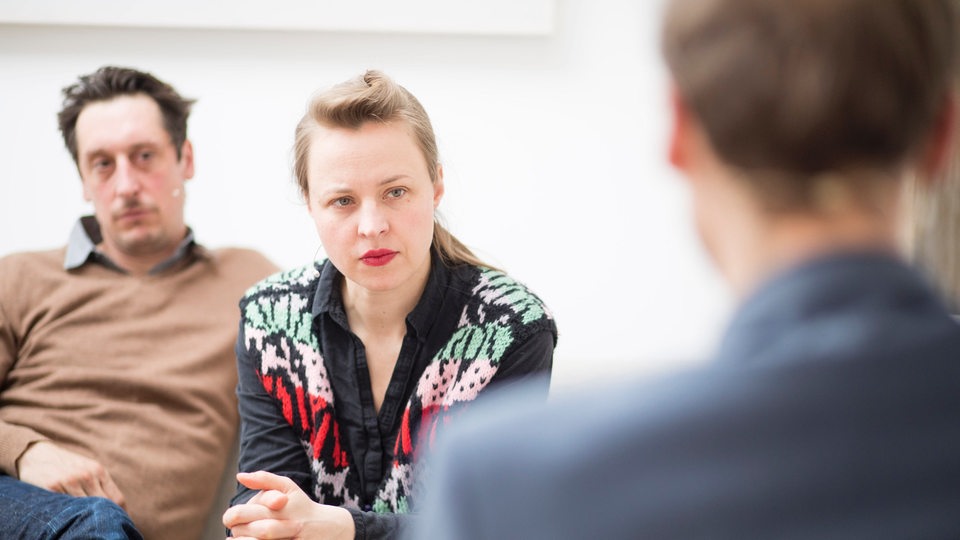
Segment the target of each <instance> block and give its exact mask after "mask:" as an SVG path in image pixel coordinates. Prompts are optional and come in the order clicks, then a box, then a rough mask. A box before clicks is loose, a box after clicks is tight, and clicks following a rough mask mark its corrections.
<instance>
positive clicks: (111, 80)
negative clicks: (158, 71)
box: [57, 66, 194, 163]
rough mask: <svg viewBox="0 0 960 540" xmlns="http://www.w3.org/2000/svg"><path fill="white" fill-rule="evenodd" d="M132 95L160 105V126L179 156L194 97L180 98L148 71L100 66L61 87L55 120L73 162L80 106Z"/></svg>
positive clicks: (75, 151) (75, 154) (167, 85)
mask: <svg viewBox="0 0 960 540" xmlns="http://www.w3.org/2000/svg"><path fill="white" fill-rule="evenodd" d="M136 94H143V95H146V96H149V97H150V98H152V99H153V100H154V101H155V102H156V103H157V105H158V106H159V107H160V112H161V114H162V115H163V124H164V128H165V129H166V131H167V133H169V134H170V140H171V142H172V143H173V146H174V148H176V151H177V157H178V158H179V157H180V150H181V148H182V147H183V143H184V141H186V139H187V118H188V117H189V116H190V107H191V106H192V105H193V103H194V100H192V99H185V98H183V97H182V96H181V95H180V94H178V93H177V91H176V90H174V88H173V87H172V86H170V85H169V84H167V83H165V82H163V81H161V80H160V79H158V78H156V77H154V76H153V75H151V74H149V73H145V72H143V71H138V70H135V69H131V68H122V67H114V66H104V67H101V68H100V69H98V70H97V71H95V72H93V73H91V74H89V75H82V76H81V77H80V78H79V80H78V81H77V82H76V83H74V84H72V85H70V86H68V87H66V88H64V89H63V108H62V109H61V110H60V113H59V114H58V115H57V119H58V120H59V124H60V133H61V134H62V135H63V142H64V144H66V146H67V150H69V151H70V155H71V156H73V161H74V163H76V162H77V138H76V126H77V119H78V118H79V117H80V113H81V112H82V111H83V109H84V108H85V107H86V106H87V105H89V104H90V103H95V102H98V101H109V100H111V99H114V98H116V97H119V96H130V95H136Z"/></svg>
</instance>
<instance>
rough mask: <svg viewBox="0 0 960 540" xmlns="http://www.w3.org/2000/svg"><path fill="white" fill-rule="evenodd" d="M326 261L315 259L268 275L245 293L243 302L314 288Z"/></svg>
mask: <svg viewBox="0 0 960 540" xmlns="http://www.w3.org/2000/svg"><path fill="white" fill-rule="evenodd" d="M325 263H326V261H315V262H312V263H309V264H305V265H303V266H298V267H296V268H291V269H288V270H282V271H280V272H277V273H275V274H272V275H270V276H267V277H266V278H264V279H262V280H261V281H260V282H258V283H257V284H256V285H254V286H252V287H250V288H249V289H247V292H246V293H244V295H243V302H248V301H250V300H252V299H254V298H261V297H277V296H289V295H291V294H304V293H306V292H308V291H310V290H314V289H316V285H317V282H318V281H319V279H320V273H321V271H322V269H323V265H324V264H325Z"/></svg>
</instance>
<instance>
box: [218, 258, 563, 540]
mask: <svg viewBox="0 0 960 540" xmlns="http://www.w3.org/2000/svg"><path fill="white" fill-rule="evenodd" d="M478 273H479V270H478V269H477V268H476V267H473V266H468V265H462V266H458V267H455V268H449V267H446V266H444V265H443V263H442V262H440V261H439V259H437V258H436V257H434V258H433V261H432V264H431V269H430V274H429V277H428V279H427V284H426V286H425V287H424V291H423V294H422V296H421V297H420V300H419V302H418V303H417V305H416V307H414V309H413V311H411V312H410V314H409V315H407V319H406V323H407V333H406V335H405V336H404V338H403V344H402V345H401V347H400V354H399V356H398V357H397V363H396V366H395V367H394V371H393V375H392V377H391V380H390V383H389V385H388V386H387V391H386V395H385V396H384V399H383V403H382V405H381V407H380V411H379V413H377V411H376V409H375V407H374V404H373V391H372V388H371V384H370V375H369V372H368V370H367V362H366V354H365V349H364V346H363V343H362V342H361V341H360V339H359V338H358V337H357V336H356V335H355V334H354V333H353V332H352V331H351V330H350V326H349V324H348V323H347V315H346V311H345V308H344V305H343V298H342V295H341V283H342V279H343V276H342V274H341V273H340V272H339V271H338V270H337V269H336V268H335V267H334V266H333V264H331V263H330V262H329V261H326V262H325V263H324V264H323V266H322V268H321V272H320V279H319V283H318V286H317V291H316V293H315V295H314V299H313V306H312V310H311V314H312V316H313V320H314V324H313V329H314V332H316V333H317V338H318V342H319V346H320V351H321V354H322V356H323V359H324V362H325V365H326V368H327V373H328V374H329V376H330V379H331V385H332V388H333V394H334V403H335V407H334V409H335V414H336V420H337V422H338V424H339V426H340V435H341V437H342V439H341V440H342V443H343V444H344V445H345V446H346V450H347V452H348V453H349V455H350V462H351V463H353V464H354V470H355V471H356V473H358V476H359V481H360V494H359V495H360V497H361V501H360V503H361V508H362V510H365V511H352V513H353V515H354V521H355V524H356V525H357V538H392V537H395V536H396V534H397V533H398V532H399V530H400V528H401V527H402V526H403V525H404V522H405V521H406V519H407V518H406V516H402V515H394V514H377V513H373V512H370V511H369V510H370V508H371V504H372V503H373V501H374V500H375V498H376V495H377V491H378V490H379V488H380V484H381V482H382V481H383V479H384V477H385V476H386V475H387V473H388V472H389V468H390V466H391V465H392V462H393V457H394V456H393V451H394V443H395V442H396V439H397V434H398V433H399V430H400V424H401V421H402V415H403V411H404V409H405V407H406V405H407V402H408V401H409V399H410V397H411V395H412V394H413V392H414V391H415V390H416V386H417V382H418V380H419V378H420V376H421V375H422V374H423V372H424V370H425V369H426V367H427V365H428V364H429V363H430V361H431V359H432V358H433V357H434V356H435V355H436V354H437V352H439V351H440V349H441V348H442V347H443V346H444V345H446V343H447V342H448V341H449V339H450V337H451V336H452V335H453V333H454V332H455V330H456V329H457V326H458V323H459V321H460V316H461V314H462V312H463V309H464V306H465V305H466V303H467V301H468V300H469V299H470V297H471V293H472V288H473V286H474V285H475V284H476V282H477V276H478ZM240 331H241V336H240V340H241V341H240V342H241V343H243V340H244V339H245V338H244V336H243V328H242V327H241V329H240ZM555 332H556V331H555V329H553V330H547V329H545V330H543V331H540V332H537V333H534V334H533V335H531V336H529V338H528V339H526V341H524V342H522V343H519V344H517V345H516V347H515V348H514V349H513V351H512V352H511V354H510V355H509V356H508V357H505V358H504V359H503V360H502V361H501V365H500V368H499V369H498V371H497V374H496V375H495V376H494V379H493V380H492V381H491V385H498V384H502V383H503V381H505V380H507V379H513V380H516V379H517V378H518V377H522V376H530V375H538V376H540V377H538V379H539V380H540V381H542V388H543V393H544V396H546V393H547V387H548V383H549V377H548V375H549V372H550V369H551V367H552V364H553V349H554V346H555V345H556V334H555ZM238 355H241V358H240V359H239V361H240V366H241V370H240V379H241V381H240V386H241V388H242V387H244V385H245V384H250V385H259V384H260V383H259V382H258V381H256V380H255V377H256V375H255V373H254V370H252V369H248V368H249V366H251V365H252V363H251V361H250V359H246V358H244V357H243V356H244V355H245V351H244V350H243V348H242V347H241V348H238ZM244 366H246V367H244ZM249 377H253V378H254V380H249V381H245V379H246V378H249ZM240 412H241V417H242V418H243V421H244V423H245V424H247V425H245V426H244V430H243V431H244V432H248V431H249V432H256V433H257V437H256V438H255V439H252V440H246V438H245V439H244V440H242V441H241V445H242V448H241V456H240V470H242V471H256V470H266V471H271V472H274V473H276V474H282V475H285V476H289V477H290V478H291V479H293V480H294V481H295V482H296V483H297V484H298V485H299V486H300V487H301V489H303V490H304V491H305V492H306V493H308V494H312V493H311V489H312V488H311V485H312V473H311V471H310V466H309V462H308V460H307V457H306V455H305V453H304V450H303V447H302V446H301V444H300V441H299V439H298V436H297V435H296V433H295V432H294V431H293V430H292V429H290V428H289V426H288V425H286V422H285V421H284V419H283V417H282V416H281V415H280V414H279V413H278V411H277V407H276V404H275V403H273V402H272V400H271V399H264V400H262V401H261V400H252V399H245V397H244V394H243V393H241V396H240ZM270 422H272V423H273V424H274V425H272V426H269V425H265V424H267V423H270ZM251 423H254V424H259V425H256V426H252V425H250V424H251ZM253 493H254V492H252V491H250V490H247V489H246V488H243V487H242V486H241V487H240V491H239V492H238V494H237V496H236V497H235V498H234V504H237V503H240V502H244V501H246V500H248V499H249V498H250V497H252V496H253ZM320 502H323V501H320Z"/></svg>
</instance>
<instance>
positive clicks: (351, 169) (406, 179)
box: [307, 122, 443, 292]
mask: <svg viewBox="0 0 960 540" xmlns="http://www.w3.org/2000/svg"><path fill="white" fill-rule="evenodd" d="M437 172H438V174H437V176H438V178H437V181H436V183H433V182H431V181H430V173H429V170H428V169H427V163H426V162H425V160H424V158H423V154H422V153H421V152H420V148H419V147H418V146H417V144H416V142H415V140H414V138H413V135H412V134H411V133H410V131H409V130H408V128H407V127H406V126H405V125H404V124H403V123H399V122H390V123H379V122H367V123H365V124H363V125H362V126H361V127H360V128H359V129H345V128H328V127H324V126H318V127H316V128H315V130H314V132H313V134H312V136H311V142H310V149H309V154H308V160H307V187H308V188H309V192H308V195H307V207H308V208H309V210H310V215H311V216H312V217H313V221H314V223H315V224H316V226H317V232H318V233H319V234H320V241H321V242H322V243H323V247H324V250H325V251H326V253H327V256H328V257H329V258H330V261H331V262H332V263H333V264H334V266H336V267H337V269H339V270H340V272H341V273H343V275H344V276H345V277H346V279H347V284H346V286H347V290H348V291H350V290H351V289H352V287H354V286H359V287H360V288H362V289H365V290H367V291H370V292H384V291H393V290H416V289H419V288H422V287H423V284H424V283H425V282H426V279H427V275H428V273H429V271H430V243H431V241H432V239H433V213H434V210H435V209H436V207H437V205H438V204H440V198H441V197H442V196H443V181H442V178H441V177H440V171H439V170H438V171H437ZM408 288H409V289H408Z"/></svg>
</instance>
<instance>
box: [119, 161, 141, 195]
mask: <svg viewBox="0 0 960 540" xmlns="http://www.w3.org/2000/svg"><path fill="white" fill-rule="evenodd" d="M114 174H115V177H114V185H115V189H116V193H117V195H119V196H122V197H130V196H133V195H136V194H137V193H139V192H140V177H139V174H138V172H137V170H136V169H135V168H134V167H133V164H131V163H130V161H129V160H127V159H124V158H121V159H118V160H117V169H116V172H115V173H114Z"/></svg>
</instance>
